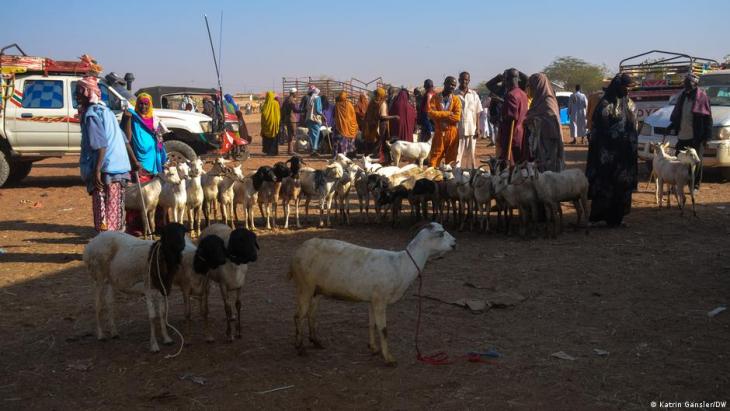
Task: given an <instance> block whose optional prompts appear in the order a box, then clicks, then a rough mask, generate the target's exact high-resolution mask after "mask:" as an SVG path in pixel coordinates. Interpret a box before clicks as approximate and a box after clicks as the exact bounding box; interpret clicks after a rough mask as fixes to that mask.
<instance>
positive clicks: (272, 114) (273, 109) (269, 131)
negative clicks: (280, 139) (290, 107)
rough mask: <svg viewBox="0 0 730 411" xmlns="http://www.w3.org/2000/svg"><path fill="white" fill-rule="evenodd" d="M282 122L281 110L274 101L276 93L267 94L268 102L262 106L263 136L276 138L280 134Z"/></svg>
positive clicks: (269, 92) (268, 92)
mask: <svg viewBox="0 0 730 411" xmlns="http://www.w3.org/2000/svg"><path fill="white" fill-rule="evenodd" d="M280 121H281V109H280V108H279V103H277V102H276V100H274V92H273V91H267V92H266V100H264V105H263V106H261V136H262V137H267V138H274V137H276V136H277V134H279V124H280Z"/></svg>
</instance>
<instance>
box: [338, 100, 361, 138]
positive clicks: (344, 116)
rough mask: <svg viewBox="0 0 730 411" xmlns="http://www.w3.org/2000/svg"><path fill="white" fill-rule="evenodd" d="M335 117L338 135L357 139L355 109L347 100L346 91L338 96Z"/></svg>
mask: <svg viewBox="0 0 730 411" xmlns="http://www.w3.org/2000/svg"><path fill="white" fill-rule="evenodd" d="M334 117H335V128H336V129H337V133H338V134H339V135H341V136H343V137H347V138H355V135H356V134H357V129H358V127H357V118H356V116H355V107H354V106H353V105H352V103H350V101H349V100H348V99H347V92H346V91H342V92H340V95H339V96H337V103H335V116H334Z"/></svg>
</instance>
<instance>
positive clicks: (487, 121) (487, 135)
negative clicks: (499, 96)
mask: <svg viewBox="0 0 730 411" xmlns="http://www.w3.org/2000/svg"><path fill="white" fill-rule="evenodd" d="M491 102H492V98H491V97H489V96H485V97H484V98H483V99H482V112H481V113H479V132H480V133H481V136H482V138H483V139H489V146H493V145H494V126H493V125H492V120H491V118H490V115H489V105H490V103H491Z"/></svg>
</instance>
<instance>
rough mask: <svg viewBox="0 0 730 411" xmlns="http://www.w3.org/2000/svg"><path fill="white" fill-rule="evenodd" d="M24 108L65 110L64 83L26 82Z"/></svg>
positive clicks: (46, 81)
mask: <svg viewBox="0 0 730 411" xmlns="http://www.w3.org/2000/svg"><path fill="white" fill-rule="evenodd" d="M23 108H48V109H53V108H63V81H62V80H26V81H25V84H24V86H23Z"/></svg>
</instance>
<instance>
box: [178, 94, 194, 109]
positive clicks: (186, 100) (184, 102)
mask: <svg viewBox="0 0 730 411" xmlns="http://www.w3.org/2000/svg"><path fill="white" fill-rule="evenodd" d="M188 105H190V107H192V109H190V110H188ZM180 109H181V110H185V111H196V109H195V100H193V99H192V98H191V97H190V96H188V95H187V94H186V95H184V96H183V98H182V102H180Z"/></svg>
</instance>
